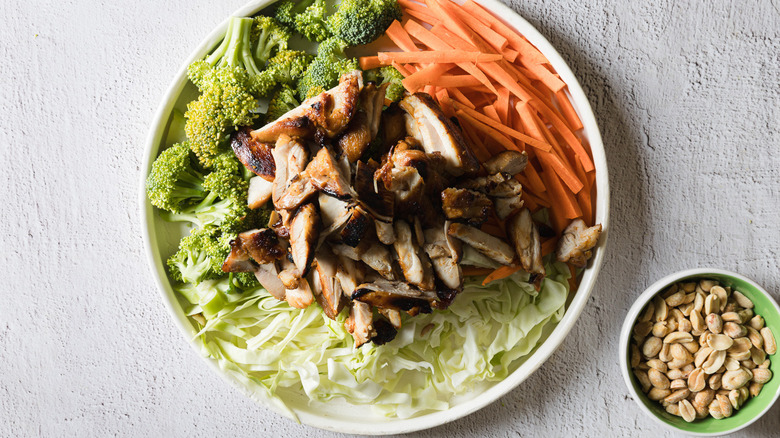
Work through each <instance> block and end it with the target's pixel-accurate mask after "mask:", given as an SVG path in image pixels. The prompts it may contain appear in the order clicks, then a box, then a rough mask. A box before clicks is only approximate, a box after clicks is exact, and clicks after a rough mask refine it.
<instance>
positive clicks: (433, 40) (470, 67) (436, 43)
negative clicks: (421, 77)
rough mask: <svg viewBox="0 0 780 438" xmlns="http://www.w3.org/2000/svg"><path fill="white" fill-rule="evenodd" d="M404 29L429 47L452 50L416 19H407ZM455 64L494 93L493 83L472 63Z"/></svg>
mask: <svg viewBox="0 0 780 438" xmlns="http://www.w3.org/2000/svg"><path fill="white" fill-rule="evenodd" d="M404 29H405V30H406V32H408V35H411V36H413V37H415V38H417V39H418V40H419V41H420V42H421V43H423V44H425V45H426V46H428V47H430V48H431V49H433V50H452V46H451V45H449V44H447V43H446V42H444V41H443V40H441V39H440V38H439V37H437V36H436V35H434V34H433V33H432V32H431V31H429V30H428V29H426V28H424V27H423V26H422V25H421V24H420V23H417V22H416V21H412V20H409V21H407V22H406V26H405V27H404ZM457 66H458V67H460V68H462V69H463V70H465V71H466V72H468V73H469V74H472V75H474V76H475V77H476V78H478V79H479V82H481V83H482V84H483V85H485V86H486V87H488V88H489V89H490V90H491V91H493V92H494V93H495V92H497V91H496V88H495V87H494V86H493V84H491V83H490V80H489V79H488V78H487V76H485V74H484V73H482V72H481V71H480V70H479V69H478V68H477V67H476V66H475V65H474V64H471V63H467V62H460V63H457Z"/></svg>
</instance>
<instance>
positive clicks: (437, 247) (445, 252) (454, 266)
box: [424, 228, 463, 290]
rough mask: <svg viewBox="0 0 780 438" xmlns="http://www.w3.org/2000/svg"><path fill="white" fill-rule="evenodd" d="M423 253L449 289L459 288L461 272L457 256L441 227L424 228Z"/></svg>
mask: <svg viewBox="0 0 780 438" xmlns="http://www.w3.org/2000/svg"><path fill="white" fill-rule="evenodd" d="M424 248H425V253H426V254H428V257H429V258H430V259H431V263H432V264H433V270H434V271H435V272H436V277H438V278H439V280H440V281H441V282H442V283H443V284H444V285H445V286H447V287H448V288H450V289H456V290H457V289H460V288H461V286H462V285H463V272H462V270H461V267H460V263H458V260H459V256H457V255H456V254H453V251H452V249H451V248H450V242H448V240H447V235H446V234H445V233H444V229H442V228H429V229H427V230H425V246H424Z"/></svg>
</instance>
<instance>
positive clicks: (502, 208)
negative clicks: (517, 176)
mask: <svg viewBox="0 0 780 438" xmlns="http://www.w3.org/2000/svg"><path fill="white" fill-rule="evenodd" d="M493 206H494V207H495V210H496V216H498V218H499V219H501V220H504V219H506V218H508V217H509V216H511V215H512V213H514V212H515V211H517V210H519V209H520V208H522V207H523V198H522V197H520V196H512V197H509V198H494V199H493Z"/></svg>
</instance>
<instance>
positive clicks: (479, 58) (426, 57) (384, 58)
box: [361, 50, 501, 65]
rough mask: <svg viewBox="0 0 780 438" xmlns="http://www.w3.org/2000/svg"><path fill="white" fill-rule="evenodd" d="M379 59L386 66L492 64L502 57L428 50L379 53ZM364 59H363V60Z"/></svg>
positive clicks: (455, 51)
mask: <svg viewBox="0 0 780 438" xmlns="http://www.w3.org/2000/svg"><path fill="white" fill-rule="evenodd" d="M377 58H378V59H379V61H380V62H382V64H384V65H389V64H391V63H392V62H393V61H395V62H399V63H402V64H408V63H421V64H434V63H437V64H438V63H453V64H454V63H460V62H492V61H498V60H500V59H501V55H498V54H491V53H481V52H467V51H465V50H426V51H420V52H379V53H377ZM361 59H362V58H361Z"/></svg>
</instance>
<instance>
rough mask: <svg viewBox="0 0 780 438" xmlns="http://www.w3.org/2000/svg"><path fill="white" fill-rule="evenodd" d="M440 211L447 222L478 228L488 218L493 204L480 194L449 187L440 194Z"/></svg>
mask: <svg viewBox="0 0 780 438" xmlns="http://www.w3.org/2000/svg"><path fill="white" fill-rule="evenodd" d="M441 209H442V211H443V212H444V216H445V217H446V218H447V219H449V220H453V221H460V222H468V223H469V224H471V225H474V226H477V227H478V226H480V225H482V224H483V223H484V222H485V221H486V220H487V219H488V216H490V212H491V211H492V210H493V202H491V201H490V199H488V197H487V196H485V195H484V194H482V193H479V192H475V191H473V190H468V189H456V188H452V187H450V188H447V189H444V191H443V192H441Z"/></svg>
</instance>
